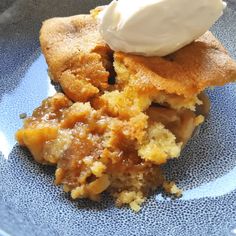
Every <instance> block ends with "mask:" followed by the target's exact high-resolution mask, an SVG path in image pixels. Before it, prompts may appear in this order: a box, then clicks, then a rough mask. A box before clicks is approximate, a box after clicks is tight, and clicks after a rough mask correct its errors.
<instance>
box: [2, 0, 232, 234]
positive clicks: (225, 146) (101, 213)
mask: <svg viewBox="0 0 236 236" xmlns="http://www.w3.org/2000/svg"><path fill="white" fill-rule="evenodd" d="M127 1H128V0H127ZM107 2H108V1H93V0H86V1H85V0H67V1H66V0H64V1H62V0H51V1H49V0H41V1H37V0H17V1H16V0H1V1H0V112H1V113H0V235H1V236H9V235H12V236H34V235H39V236H43V235H47V236H48V235H49V236H54V235H60V236H61V235H70V236H72V235H83V236H86V235H155V236H158V235H160V236H165V235H167V236H175V235H178V236H180V235H183V236H195V235H196V236H200V235H202V236H206V235H210V236H211V235H212V236H216V235H217V236H224V235H225V236H226V235H236V131H235V130H236V93H235V92H236V85H228V86H226V87H223V88H215V89H214V90H209V91H208V95H209V97H210V99H211V101H212V109H211V113H210V116H209V118H208V120H207V122H206V123H205V124H204V125H203V127H202V129H201V131H200V133H199V135H198V136H197V137H195V138H194V139H193V140H192V141H191V142H190V143H189V144H188V146H187V147H186V149H185V151H184V153H183V154H182V156H181V158H180V159H179V160H174V161H172V162H170V163H169V164H168V165H167V166H166V172H167V174H168V176H169V178H170V179H175V180H176V181H177V183H178V185H179V186H180V187H182V188H183V190H184V195H183V197H182V198H181V199H178V200H170V199H166V198H163V197H162V196H161V195H160V194H158V193H156V194H155V195H153V196H151V197H150V198H149V199H148V201H147V202H145V203H144V205H143V208H142V210H141V211H140V212H139V213H137V214H135V213H133V212H132V211H131V210H130V209H128V208H122V209H117V208H115V207H114V204H113V202H112V200H111V199H110V198H109V197H107V196H106V195H105V196H104V200H103V201H102V202H101V204H97V203H93V202H91V201H88V200H81V201H71V199H70V198H69V196H68V195H67V194H65V193H63V191H62V190H61V189H60V187H56V186H54V184H53V178H54V177H53V173H54V169H53V168H52V167H44V166H41V165H38V164H37V163H36V162H35V161H33V159H32V157H31V155H30V153H29V152H28V151H27V150H26V149H23V148H20V147H19V146H18V145H17V144H16V142H15V140H14V133H15V131H16V130H17V129H18V128H20V127H21V125H22V121H21V120H20V119H19V114H21V113H24V112H25V113H27V114H30V113H31V112H32V110H33V109H34V108H35V107H37V106H38V105H39V104H40V102H41V100H42V99H44V98H46V97H48V96H49V95H52V94H53V93H54V88H53V87H52V86H51V84H50V82H49V79H48V77H47V65H46V63H45V60H44V58H43V56H42V54H41V51H40V48H39V41H38V32H39V29H40V26H41V22H42V21H43V20H44V19H46V18H50V17H54V16H69V15H73V14H80V13H87V12H88V11H89V9H91V8H93V7H95V6H96V5H103V4H105V3H107ZM212 31H213V32H214V33H215V34H216V36H217V37H218V38H219V39H220V40H221V41H222V42H223V43H224V45H225V46H226V48H227V49H228V50H229V52H230V53H231V55H232V56H233V57H236V36H235V35H236V2H235V1H232V0H231V2H229V3H228V8H227V9H226V11H225V14H224V16H223V17H222V18H221V19H220V20H219V21H218V22H217V24H216V25H215V26H214V27H213V28H212Z"/></svg>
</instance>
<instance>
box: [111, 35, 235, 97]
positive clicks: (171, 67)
mask: <svg viewBox="0 0 236 236" xmlns="http://www.w3.org/2000/svg"><path fill="white" fill-rule="evenodd" d="M115 60H119V61H121V62H122V63H123V64H125V66H126V67H127V68H128V69H129V71H130V72H131V73H133V74H135V75H136V77H137V78H138V80H137V83H136V84H137V85H138V86H140V87H142V89H143V90H144V89H145V88H146V89H147V91H148V90H150V88H153V87H154V88H156V89H157V90H164V91H166V92H167V93H176V94H178V95H184V96H186V97H189V96H193V95H195V94H198V93H200V92H201V91H203V90H204V89H205V88H207V87H210V86H221V85H224V84H226V83H229V82H233V81H235V80H236V63H235V62H234V61H233V60H232V59H231V57H230V56H229V55H228V53H227V51H226V50H225V49H224V47H223V46H222V45H221V43H220V42H219V41H218V40H217V39H216V38H215V37H214V36H213V34H212V33H211V32H206V33H205V34H204V35H203V36H202V37H200V38H199V39H198V40H196V41H195V42H193V43H191V44H190V45H188V46H186V47H184V48H182V49H180V50H179V51H177V52H175V53H173V54H171V55H169V56H167V57H143V56H135V55H130V54H125V53H121V52H119V53H115Z"/></svg>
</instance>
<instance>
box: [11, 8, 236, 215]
mask: <svg viewBox="0 0 236 236" xmlns="http://www.w3.org/2000/svg"><path fill="white" fill-rule="evenodd" d="M99 10H100V8H98V9H95V10H93V11H92V12H91V14H90V15H78V16H72V17H66V18H53V19H49V20H47V21H45V22H44V23H43V26H42V29H41V33H40V42H41V48H42V51H43V54H44V56H45V58H46V61H47V64H48V68H49V75H50V77H51V79H52V81H54V82H55V83H58V84H60V86H61V88H62V91H63V93H57V94H55V95H54V96H53V97H50V98H47V99H45V100H44V101H43V102H42V105H41V106H40V107H39V108H37V109H36V110H35V111H34V112H33V114H32V116H31V117H28V118H26V119H25V120H24V126H23V128H22V129H20V130H18V131H17V133H16V139H17V141H18V142H19V144H20V145H22V146H26V147H27V148H28V149H29V150H30V152H31V153H32V155H33V157H34V159H35V160H36V161H37V162H39V163H42V164H46V165H55V166H56V172H55V176H56V179H55V183H56V184H60V185H63V188H64V191H66V192H70V193H71V197H72V198H73V199H79V198H89V199H91V200H95V201H97V200H99V199H100V197H101V193H102V192H104V191H107V192H109V193H110V194H111V195H112V196H113V197H114V199H115V203H116V205H117V206H121V205H124V204H129V206H130V207H131V208H132V209H133V210H135V211H138V210H139V209H140V205H141V204H142V203H143V202H144V200H145V199H146V197H147V196H148V195H149V194H150V193H151V192H153V191H155V190H156V189H157V188H159V187H160V188H163V189H164V190H165V191H166V192H169V193H171V194H174V195H176V196H180V195H181V190H180V189H178V187H177V186H176V185H175V184H174V182H167V181H166V180H165V177H164V174H163V173H162V170H161V166H162V165H163V164H165V163H166V162H167V161H168V160H169V159H173V158H178V157H179V156H180V154H181V150H182V149H183V148H184V146H185V145H186V143H187V142H188V141H189V139H190V138H191V137H192V135H193V133H194V130H195V129H196V128H197V127H198V126H199V125H200V124H201V123H203V122H204V119H205V117H204V116H205V115H206V114H207V112H208V110H209V101H208V99H207V98H206V96H205V95H204V94H203V92H204V90H205V89H206V88H208V87H214V86H223V85H225V84H227V83H230V82H234V81H235V80H236V63H235V62H234V61H233V60H232V59H231V57H230V56H229V55H228V53H227V51H226V50H225V49H224V47H223V46H222V45H221V43H220V42H219V41H218V40H217V39H216V38H215V37H214V36H213V35H212V33H211V32H209V31H208V32H206V33H205V34H204V35H203V36H201V37H200V38H199V39H197V40H195V41H194V42H193V43H191V44H189V45H188V46H185V47H184V48H182V49H180V50H178V51H177V52H175V53H172V54H170V55H168V56H165V57H157V56H156V57H144V56H137V55H132V54H126V53H123V52H114V51H112V50H111V49H110V48H109V46H108V45H107V44H106V43H105V41H104V40H103V39H102V37H101V35H100V33H99V30H98V27H99V23H98V20H97V18H96V16H97V14H98V12H99Z"/></svg>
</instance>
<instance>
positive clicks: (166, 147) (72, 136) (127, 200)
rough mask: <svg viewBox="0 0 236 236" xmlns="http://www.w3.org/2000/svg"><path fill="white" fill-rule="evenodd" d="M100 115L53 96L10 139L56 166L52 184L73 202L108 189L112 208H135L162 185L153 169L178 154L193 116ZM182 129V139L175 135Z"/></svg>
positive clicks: (162, 111) (163, 111)
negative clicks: (116, 206)
mask: <svg viewBox="0 0 236 236" xmlns="http://www.w3.org/2000/svg"><path fill="white" fill-rule="evenodd" d="M104 111H105V109H98V110H96V109H94V108H93V107H92V106H91V105H90V103H89V102H87V103H81V102H77V103H72V102H71V101H70V100H69V99H68V98H67V97H66V96H65V95H63V94H61V93H58V94H56V95H54V96H53V97H51V98H48V99H46V100H44V101H43V103H42V105H41V106H40V107H39V108H37V109H36V110H35V111H34V112H33V114H32V116H31V117H28V118H27V119H25V121H24V127H23V128H22V129H20V130H19V131H18V132H17V133H16V139H17V141H18V142H19V143H20V145H22V146H26V147H28V148H29V150H30V151H31V153H32V154H33V156H34V158H35V160H36V161H38V162H40V163H42V164H52V165H56V166H57V170H56V174H55V175H56V180H55V183H56V184H62V185H63V186H64V190H65V191H69V192H71V197H72V198H73V199H77V198H90V199H92V200H98V199H99V197H100V194H101V193H102V192H103V191H105V190H108V191H109V192H110V193H111V194H112V196H113V197H114V198H115V201H116V203H117V205H122V204H130V206H131V207H132V208H133V209H136V210H137V209H139V205H140V204H141V203H142V202H143V201H144V200H145V198H146V196H147V195H148V193H149V192H150V191H153V190H155V189H156V188H157V187H159V186H163V184H164V183H165V180H164V177H163V175H162V172H161V170H160V167H159V166H160V165H161V164H163V163H165V162H166V161H167V160H168V159H170V158H176V157H178V156H179V155H180V151H181V147H182V145H183V143H184V142H186V139H189V137H190V136H191V134H192V131H193V130H194V129H195V127H196V126H197V125H198V124H197V123H196V121H197V116H196V115H195V114H194V113H193V112H191V111H187V110H185V111H181V113H180V112H176V111H174V110H171V109H168V108H160V107H151V108H149V110H148V111H147V112H146V114H145V113H142V112H140V113H139V114H138V115H137V116H133V117H132V118H130V119H128V120H121V119H119V118H118V117H112V116H109V115H108V114H107V113H106V112H104ZM189 113H190V114H189ZM187 114H189V115H188V116H187ZM165 116H166V117H168V119H166V118H164V117H165ZM183 117H185V118H184V119H183ZM163 120H164V122H163ZM188 127H190V128H189V129H188ZM186 130H189V133H188V136H187V137H186V135H185V136H184V135H182V136H181V135H179V133H181V134H184V133H186ZM165 184H166V183H165Z"/></svg>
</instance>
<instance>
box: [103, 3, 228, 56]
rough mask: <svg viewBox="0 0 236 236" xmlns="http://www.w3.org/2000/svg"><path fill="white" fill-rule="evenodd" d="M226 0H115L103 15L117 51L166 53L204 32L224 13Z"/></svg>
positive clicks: (105, 35) (105, 29)
mask: <svg viewBox="0 0 236 236" xmlns="http://www.w3.org/2000/svg"><path fill="white" fill-rule="evenodd" d="M225 7H226V3H225V2H223V1H222V0H118V1H116V0H114V1H112V2H111V3H110V4H109V5H108V6H107V7H106V8H105V9H104V10H103V11H102V12H101V13H100V15H99V19H100V32H101V35H102V37H103V38H104V40H105V41H106V42H107V44H108V45H109V46H110V47H111V49H113V50H114V51H122V52H126V53H133V54H138V55H144V56H166V55H168V54H170V53H173V52H175V51H177V50H178V49H180V48H182V47H184V46H186V45H187V44H189V43H191V42H192V41H194V40H195V39H197V38H198V37H200V36H201V35H202V34H204V33H205V32H206V31H207V30H208V29H209V28H210V27H211V26H212V25H213V24H214V23H215V22H216V20H217V19H218V18H219V17H220V16H221V15H222V14H223V9H224V8H225Z"/></svg>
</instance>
